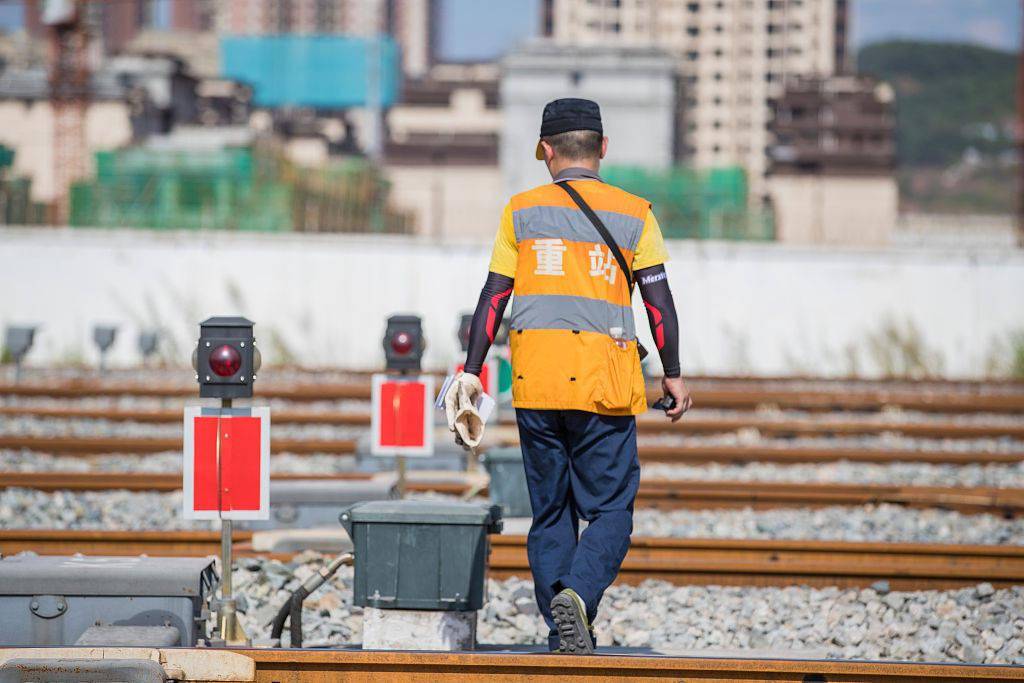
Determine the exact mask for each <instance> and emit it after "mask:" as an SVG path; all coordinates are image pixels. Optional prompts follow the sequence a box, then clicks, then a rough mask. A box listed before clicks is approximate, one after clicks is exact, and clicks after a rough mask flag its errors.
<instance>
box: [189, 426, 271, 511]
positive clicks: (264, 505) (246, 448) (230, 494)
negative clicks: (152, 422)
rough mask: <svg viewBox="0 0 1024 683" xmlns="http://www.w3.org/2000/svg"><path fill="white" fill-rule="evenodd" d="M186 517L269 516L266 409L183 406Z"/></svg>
mask: <svg viewBox="0 0 1024 683" xmlns="http://www.w3.org/2000/svg"><path fill="white" fill-rule="evenodd" d="M184 446H185V448H184V461H183V463H182V473H183V477H184V478H183V481H182V493H183V494H184V495H183V501H182V514H183V516H184V517H185V519H269V518H270V408H268V407H265V406H264V407H261V408H223V409H221V408H202V407H200V406H187V407H186V408H185V438H184Z"/></svg>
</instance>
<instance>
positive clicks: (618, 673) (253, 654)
mask: <svg viewBox="0 0 1024 683" xmlns="http://www.w3.org/2000/svg"><path fill="white" fill-rule="evenodd" d="M235 652H238V653H239V654H243V655H245V656H247V657H250V658H252V659H253V661H254V662H255V669H256V675H255V681H256V683H272V682H273V683H320V682H321V681H335V680H339V679H343V680H345V681H358V682H360V683H379V682H380V681H392V680H403V681H421V682H429V683H448V682H462V681H472V680H488V681H516V682H521V681H559V682H562V681H588V682H593V681H623V680H627V679H628V680H630V681H647V682H651V683H653V682H655V681H658V682H661V681H708V682H709V683H733V682H737V683H738V682H744V683H749V682H750V681H775V682H777V683H815V682H819V681H829V682H831V683H838V682H843V683H855V682H856V683H944V682H947V681H948V682H953V681H976V682H980V681H990V682H992V683H999V682H1000V681H1019V680H1024V668H1022V667H1011V666H985V665H958V664H917V663H906V662H858V661H836V660H796V659H741V658H735V657H729V658H725V657H723V658H707V657H696V656H685V657H672V656H635V655H634V656H623V655H614V656H609V655H601V654H597V655H594V656H590V657H574V656H567V655H548V654H545V655H542V656H540V655H538V654H536V653H522V652H498V653H491V652H473V653H438V652H373V651H370V652H363V651H361V650H357V649H349V650H252V649H242V650H235ZM598 652H599V653H600V652H601V651H600V650H599V651H598Z"/></svg>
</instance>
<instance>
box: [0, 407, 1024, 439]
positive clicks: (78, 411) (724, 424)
mask: <svg viewBox="0 0 1024 683" xmlns="http://www.w3.org/2000/svg"><path fill="white" fill-rule="evenodd" d="M0 416H2V417H37V418H52V419H61V420H72V419H80V420H109V421H112V422H138V423H143V424H174V423H180V422H181V420H182V412H181V410H180V409H162V410H123V409H114V408H79V407H74V406H62V407H51V406H46V407H41V406H0ZM274 424H276V425H282V424H294V425H310V424H324V425H332V426H352V427H368V426H369V424H370V414H369V413H356V412H338V411H300V410H278V411H275V412H274ZM637 427H638V429H639V430H640V432H641V433H651V434H654V433H678V434H727V433H730V432H737V431H740V430H743V429H756V430H757V431H758V432H760V433H761V434H762V435H764V436H771V437H799V436H863V435H875V434H886V433H889V434H902V435H904V436H911V437H918V438H932V439H978V438H999V437H1010V438H1015V439H1024V422H1022V423H1021V424H1000V423H989V424H984V423H976V424H962V423H961V424H958V423H941V422H940V423H937V422H930V421H929V422H914V421H910V420H901V421H891V422H879V421H878V420H871V419H843V420H836V419H831V420H830V419H781V420H780V419H772V418H765V417H762V416H758V415H743V416H737V417H698V416H692V415H691V416H687V418H686V419H685V420H681V421H679V422H675V423H673V422H668V421H666V420H663V419H652V418H641V419H640V420H639V421H638V423H637Z"/></svg>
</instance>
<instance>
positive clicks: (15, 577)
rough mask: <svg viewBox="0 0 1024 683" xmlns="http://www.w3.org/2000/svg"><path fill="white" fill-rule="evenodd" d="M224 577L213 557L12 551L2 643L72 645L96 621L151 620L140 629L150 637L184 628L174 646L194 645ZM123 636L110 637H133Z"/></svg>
mask: <svg viewBox="0 0 1024 683" xmlns="http://www.w3.org/2000/svg"><path fill="white" fill-rule="evenodd" d="M217 582H218V578H217V574H216V571H215V570H214V566H213V560H212V559H210V558H198V557H88V556H83V555H76V556H74V557H59V556H38V555H15V556H13V557H6V558H3V559H2V560H0V646H4V647H28V646H44V645H59V646H71V645H74V644H75V642H76V641H77V640H78V639H79V638H80V637H81V636H82V634H84V633H85V632H86V630H87V629H89V628H90V627H93V626H100V627H103V626H136V627H139V626H141V627H149V628H148V629H141V633H140V635H144V634H149V635H148V636H147V637H152V634H154V633H156V632H157V631H159V632H160V633H159V634H158V636H159V639H160V643H159V644H161V645H163V644H166V643H167V640H168V634H169V633H173V629H176V630H177V634H178V636H177V638H174V640H176V641H177V642H175V643H173V645H183V646H186V647H192V646H194V645H195V644H196V641H197V640H198V639H200V638H205V637H206V625H205V619H204V618H202V617H203V611H204V610H203V608H204V603H205V601H206V598H207V596H209V595H210V594H212V592H213V591H214V589H215V587H216V585H217ZM153 627H164V628H162V629H153ZM114 631H120V629H115V630H114ZM95 632H96V631H95V629H94V630H93V633H94V634H95ZM109 633H113V631H110V632H109ZM90 637H92V638H93V640H91V641H90V644H92V645H96V644H99V643H97V642H96V641H95V637H94V636H90ZM109 637H115V636H114V635H111V636H109ZM122 637H123V633H122V634H121V635H120V636H116V638H117V640H118V641H119V642H109V643H107V644H109V645H118V644H125V643H124V641H123V640H122ZM135 644H140V645H141V644H142V643H141V642H138V641H136V642H135Z"/></svg>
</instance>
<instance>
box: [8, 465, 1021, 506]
mask: <svg viewBox="0 0 1024 683" xmlns="http://www.w3.org/2000/svg"><path fill="white" fill-rule="evenodd" d="M370 477H371V475H370V474H366V473H344V474H327V475H316V476H314V475H311V474H278V475H274V479H276V480H302V479H315V480H316V481H324V480H348V481H353V480H366V479H369V478H370ZM410 477H411V478H410V480H409V481H408V482H407V488H408V490H410V491H416V492H426V491H432V492H436V493H447V494H452V495H463V494H466V493H468V492H474V493H477V494H479V495H486V494H487V490H486V489H485V488H479V487H477V488H475V489H474V483H473V482H471V481H470V480H468V479H467V478H464V477H461V478H454V477H443V478H442V477H438V476H437V475H433V474H431V475H430V476H429V477H424V478H422V479H419V478H417V473H416V472H412V473H411V474H410ZM0 487H3V488H8V487H20V488H30V489H37V490H40V491H60V490H69V491H109V490H117V489H121V490H127V491H177V490H180V489H181V475H180V474H178V473H156V474H154V473H108V472H0ZM882 503H889V504H894V505H903V506H907V507H915V508H943V509H948V510H956V511H958V512H963V513H967V514H977V513H986V514H992V515H998V516H1002V517H1019V516H1021V515H1022V514H1024V490H1021V489H999V488H992V487H938V486H889V485H877V484H819V483H811V484H796V483H792V484H791V483H778V482H731V481H702V480H700V481H683V480H664V479H661V480H659V479H644V480H643V481H641V484H640V492H639V494H638V496H637V505H638V506H639V507H644V508H656V509H661V510H674V509H680V508H688V509H695V510H702V509H717V508H747V507H749V508H754V509H759V510H764V509H772V508H785V507H825V506H831V505H870V504H874V505H878V504H882Z"/></svg>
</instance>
